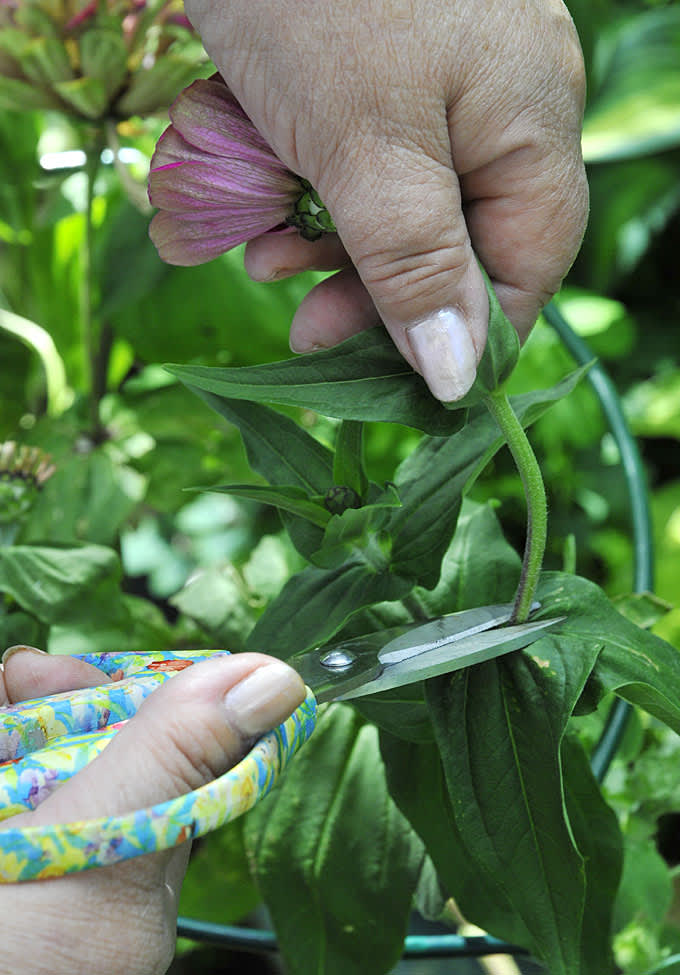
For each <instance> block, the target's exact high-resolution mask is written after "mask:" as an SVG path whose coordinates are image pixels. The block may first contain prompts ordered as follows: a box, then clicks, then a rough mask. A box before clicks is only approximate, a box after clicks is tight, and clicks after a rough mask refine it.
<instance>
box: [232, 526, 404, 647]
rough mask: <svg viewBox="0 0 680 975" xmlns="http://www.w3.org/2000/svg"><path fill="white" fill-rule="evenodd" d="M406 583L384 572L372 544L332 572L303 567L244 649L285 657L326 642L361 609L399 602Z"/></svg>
mask: <svg viewBox="0 0 680 975" xmlns="http://www.w3.org/2000/svg"><path fill="white" fill-rule="evenodd" d="M412 585H413V583H412V581H411V580H408V579H404V578H402V577H400V576H398V575H395V574H394V573H392V572H390V571H389V569H388V566H387V560H386V557H385V555H384V554H383V553H382V551H381V550H380V548H379V546H378V544H377V543H376V545H375V546H374V547H373V548H369V549H366V550H364V551H363V552H361V554H360V555H358V556H357V557H356V558H354V559H352V560H350V561H348V562H345V563H343V564H342V565H340V566H339V567H338V568H337V569H332V570H325V569H317V568H316V567H314V566H308V567H307V568H305V569H303V570H302V571H301V572H298V573H297V575H294V576H293V577H292V578H291V579H289V580H288V582H287V583H286V585H285V586H284V587H283V589H282V590H281V592H280V593H279V595H278V597H277V598H276V599H274V600H273V602H271V603H270V604H269V606H268V607H267V609H266V611H265V613H263V615H262V616H261V617H260V619H259V620H258V622H257V624H256V625H255V627H254V629H253V631H252V633H251V634H250V636H249V637H248V640H247V643H246V649H248V650H261V651H262V652H264V653H271V654H273V655H274V656H277V657H281V658H282V659H284V660H285V659H287V658H288V657H290V656H291V654H293V653H297V652H298V651H301V650H307V649H309V648H310V647H313V646H315V645H316V644H318V643H323V642H325V641H326V640H329V639H330V638H331V637H332V636H333V634H334V633H336V632H337V631H338V630H339V629H340V627H342V626H343V625H344V624H345V623H346V622H347V620H348V619H349V618H350V617H351V616H352V615H353V614H354V613H356V612H358V611H359V610H360V609H362V608H363V607H365V606H371V605H372V604H373V603H379V602H382V601H383V600H392V599H401V597H402V596H404V595H406V593H407V592H408V591H409V590H410V589H411V588H412Z"/></svg>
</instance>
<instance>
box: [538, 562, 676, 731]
mask: <svg viewBox="0 0 680 975" xmlns="http://www.w3.org/2000/svg"><path fill="white" fill-rule="evenodd" d="M536 595H537V598H538V599H539V600H540V601H541V604H542V605H541V609H540V610H539V613H538V617H545V616H556V615H562V614H566V615H567V618H566V619H565V621H564V622H563V623H560V624H559V625H558V626H557V627H556V629H555V631H554V632H555V633H559V634H560V635H564V636H568V637H569V639H570V640H573V642H574V646H575V647H576V646H579V645H580V646H583V645H585V644H590V645H597V646H599V647H600V649H601V652H600V654H599V656H598V658H597V663H596V665H595V668H594V670H593V680H592V682H593V683H595V684H596V685H597V686H599V688H600V689H601V690H606V691H613V692H614V693H616V694H618V695H619V696H620V697H623V698H625V699H626V700H627V701H630V702H631V703H632V704H637V705H638V706H639V707H641V708H643V709H644V710H645V711H648V712H649V713H650V714H653V715H654V717H656V718H658V719H659V720H660V721H663V722H664V723H665V724H667V725H668V726H669V727H670V728H672V729H673V730H674V731H675V732H677V733H679V734H680V654H678V651H677V650H676V649H675V648H674V647H672V646H671V645H670V643H666V641H665V640H661V639H659V637H657V636H654V634H652V633H649V632H648V631H647V630H642V629H640V628H639V627H638V626H636V625H635V624H634V623H631V622H630V621H629V620H627V619H626V618H625V617H624V616H622V615H621V614H620V613H618V612H617V611H616V609H615V608H614V606H613V605H612V604H611V603H610V601H609V600H608V598H607V597H606V596H605V594H604V593H603V592H602V590H601V589H600V588H599V587H598V586H596V585H595V584H594V583H592V582H589V581H588V580H586V579H581V578H580V577H579V576H572V575H565V574H563V573H561V572H546V573H544V575H543V577H542V579H541V583H540V584H539V587H538V590H537V593H536Z"/></svg>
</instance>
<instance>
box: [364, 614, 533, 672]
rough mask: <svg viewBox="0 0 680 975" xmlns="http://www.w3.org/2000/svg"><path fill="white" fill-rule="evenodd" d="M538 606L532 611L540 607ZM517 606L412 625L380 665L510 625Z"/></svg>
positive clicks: (391, 643)
mask: <svg viewBox="0 0 680 975" xmlns="http://www.w3.org/2000/svg"><path fill="white" fill-rule="evenodd" d="M538 605H539V604H538V603H536V604H535V605H534V606H533V607H532V609H534V608H536V609H537V608H538ZM513 611H514V605H513V604H512V603H500V604H498V605H496V606H477V607H475V608H474V609H464V610H461V612H459V613H449V614H448V615H447V616H440V617H439V619H435V620H428V621H427V622H425V623H421V624H420V625H419V626H418V625H414V624H412V625H411V626H410V627H409V629H408V630H407V631H406V632H404V633H401V634H399V635H398V636H396V637H394V638H393V639H390V640H389V642H388V643H386V644H385V646H384V647H383V648H382V650H381V651H380V653H379V654H378V657H379V659H380V663H381V664H396V663H399V661H400V660H410V659H411V658H412V657H415V656H416V655H417V654H420V653H425V652H426V651H428V650H434V649H436V648H437V647H440V646H443V645H444V644H448V643H450V642H451V641H453V640H455V641H456V642H458V641H459V640H463V639H464V638H465V637H467V636H474V634H475V633H483V632H484V630H491V629H494V628H495V627H499V626H502V625H503V624H504V623H508V622H509V621H510V619H511V618H512V614H513Z"/></svg>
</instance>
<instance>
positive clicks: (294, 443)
mask: <svg viewBox="0 0 680 975" xmlns="http://www.w3.org/2000/svg"><path fill="white" fill-rule="evenodd" d="M189 388H190V389H191V390H192V391H193V392H195V393H196V394H197V395H198V396H200V397H201V399H203V400H204V401H205V402H206V403H207V404H208V406H210V407H211V408H212V409H214V410H215V411H216V412H217V413H219V414H220V415H221V416H223V417H224V418H225V420H228V421H229V422H230V423H233V424H235V426H237V427H238V429H239V431H240V433H241V436H242V437H243V442H244V444H245V448H246V453H247V455H248V460H249V461H250V464H251V466H252V468H253V469H254V470H255V471H257V473H258V474H261V475H262V477H264V478H265V479H266V480H267V481H269V483H270V484H291V485H294V486H298V487H301V488H303V490H304V491H306V492H307V493H308V494H310V495H315V494H325V493H326V491H327V490H328V488H329V487H330V486H331V485H332V483H333V455H332V453H331V452H330V450H329V449H328V448H327V447H324V446H323V444H320V443H319V441H318V440H315V439H314V437H312V436H310V434H308V433H307V432H306V431H305V430H303V429H302V427H300V426H299V425H298V424H297V423H295V422H294V421H293V420H291V419H290V418H289V417H287V416H283V414H281V413H277V412H276V410H272V409H270V408H269V407H268V406H263V405H261V404H259V403H248V402H243V401H241V400H237V399H232V400H230V399H227V398H225V397H219V396H213V395H212V393H207V392H205V391H204V390H201V389H198V388H195V387H193V386H189ZM283 523H284V525H285V526H286V529H287V531H288V533H289V534H290V537H291V541H292V542H293V544H294V545H295V547H296V548H297V550H298V551H299V552H300V554H301V555H304V556H305V557H306V558H308V557H309V556H310V555H311V554H312V553H313V552H315V551H316V550H317V549H318V547H319V545H320V544H321V539H322V537H323V536H322V533H321V531H320V530H319V529H318V528H316V527H315V526H313V525H310V523H309V522H308V521H306V520H301V519H300V518H296V517H294V516H291V515H287V514H285V513H284V514H283Z"/></svg>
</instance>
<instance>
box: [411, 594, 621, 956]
mask: <svg viewBox="0 0 680 975" xmlns="http://www.w3.org/2000/svg"><path fill="white" fill-rule="evenodd" d="M546 602H547V600H546ZM598 650H599V647H598V645H592V644H591V645H588V644H585V645H584V643H583V641H578V642H577V641H576V640H573V639H570V638H568V637H565V636H561V635H552V634H551V635H549V636H546V637H543V638H542V639H540V640H538V641H537V642H536V643H535V644H534V645H533V646H532V647H530V648H529V650H528V651H526V652H519V653H514V654H509V655H507V656H506V657H503V658H500V659H499V660H495V661H490V662H489V663H486V664H481V665H479V666H476V667H470V668H468V669H467V670H464V671H461V672H458V673H455V674H453V675H451V676H450V677H443V678H439V679H436V680H433V681H429V682H428V683H427V684H426V700H427V701H428V703H429V705H430V709H431V713H432V721H433V725H434V729H435V736H436V740H437V745H438V747H439V751H440V754H441V761H442V765H443V769H444V774H445V779H446V783H447V787H448V792H449V796H450V800H451V803H450V809H451V814H452V816H453V818H454V820H455V822H456V826H457V832H458V834H459V838H460V842H461V843H462V844H463V845H464V848H465V852H466V856H467V858H468V859H470V860H471V861H472V862H473V863H474V864H475V865H476V868H477V871H478V874H479V877H480V883H479V884H478V886H477V888H476V889H472V888H470V889H467V890H464V891H462V892H461V891H460V890H458V889H457V887H456V886H454V884H455V880H454V875H453V872H452V868H453V866H454V864H455V862H456V861H457V859H458V858H460V856H461V854H460V852H459V853H457V854H456V857H455V858H453V859H452V858H451V855H450V851H449V850H448V849H443V850H434V849H433V848H432V847H431V846H430V844H429V843H427V841H426V845H427V846H428V852H429V853H430V855H431V856H432V859H433V861H434V863H435V866H436V867H437V870H438V872H439V873H440V875H441V876H442V877H443V878H444V879H445V880H446V881H447V882H448V883H449V884H450V885H451V891H452V893H453V896H454V897H455V899H456V902H457V903H458V905H459V907H460V909H461V911H462V912H463V914H464V915H465V916H466V917H467V918H469V919H470V920H471V921H473V922H474V923H476V924H479V925H480V926H482V927H484V928H485V929H486V930H489V931H490V932H491V933H492V934H496V935H499V936H500V937H503V938H505V939H507V940H509V941H514V942H519V943H522V944H523V945H524V946H525V947H527V948H529V949H530V950H531V951H532V952H533V953H534V954H535V955H536V956H537V957H538V958H540V959H541V960H542V961H544V962H545V963H546V964H547V966H548V968H549V970H550V972H551V975H572V973H573V972H576V971H578V972H579V973H580V975H586V973H592V975H604V973H605V972H606V971H607V969H604V970H603V969H602V968H601V967H599V968H598V967H595V965H594V960H595V959H597V960H598V961H600V960H601V958H602V956H603V953H604V950H605V949H604V948H603V943H604V944H606V943H607V942H608V932H606V931H600V932H598V933H597V937H596V938H595V940H594V941H593V942H592V943H591V944H589V945H588V946H585V945H584V944H582V923H583V910H584V906H585V902H586V872H585V866H584V857H583V855H582V854H581V852H580V851H579V849H578V847H577V846H576V841H575V836H574V833H573V831H572V828H571V824H570V822H569V820H568V815H567V810H566V808H565V804H564V782H563V777H562V768H561V761H560V749H561V744H562V738H563V735H564V731H565V728H566V724H567V721H568V719H569V717H570V715H571V713H572V711H573V708H574V705H575V703H576V701H577V700H578V698H579V696H580V694H581V691H582V689H583V686H584V684H585V681H586V679H587V677H588V675H589V673H590V671H591V669H592V666H593V663H594V660H595V658H596V656H597V653H598ZM431 812H433V811H432V810H431ZM433 814H434V815H436V813H434V812H433ZM414 825H415V824H414ZM445 871H446V872H445ZM556 877H559V883H556V881H555V878H556ZM449 878H450V879H449ZM489 888H491V889H492V890H494V893H493V894H492V896H491V897H490V896H489ZM504 902H505V903H506V905H507V904H511V905H512V908H511V910H510V911H508V912H507V913H506V914H505V916H498V915H497V909H498V906H499V905H503V903H504ZM586 948H587V950H586Z"/></svg>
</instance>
